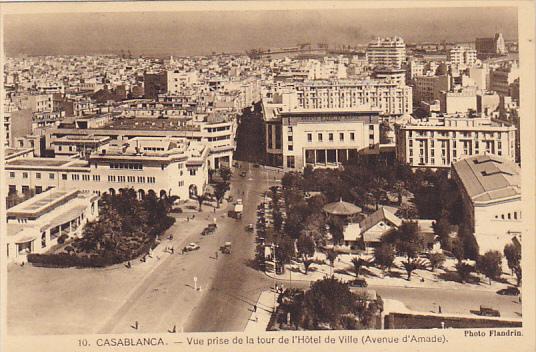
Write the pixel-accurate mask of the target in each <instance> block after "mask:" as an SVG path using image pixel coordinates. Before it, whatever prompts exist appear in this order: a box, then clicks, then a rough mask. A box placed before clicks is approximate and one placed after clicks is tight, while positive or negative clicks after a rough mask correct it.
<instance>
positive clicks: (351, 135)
mask: <svg viewBox="0 0 536 352" xmlns="http://www.w3.org/2000/svg"><path fill="white" fill-rule="evenodd" d="M350 140H351V141H355V133H354V132H350Z"/></svg>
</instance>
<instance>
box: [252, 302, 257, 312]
mask: <svg viewBox="0 0 536 352" xmlns="http://www.w3.org/2000/svg"><path fill="white" fill-rule="evenodd" d="M253 311H254V312H255V313H257V305H256V304H254V305H253Z"/></svg>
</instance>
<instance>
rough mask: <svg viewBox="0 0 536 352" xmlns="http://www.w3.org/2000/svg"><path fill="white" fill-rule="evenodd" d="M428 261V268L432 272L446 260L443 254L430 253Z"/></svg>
mask: <svg viewBox="0 0 536 352" xmlns="http://www.w3.org/2000/svg"><path fill="white" fill-rule="evenodd" d="M428 260H429V261H430V267H431V269H432V271H434V270H435V269H436V268H439V267H440V266H441V265H443V263H444V262H445V260H446V258H445V255H444V254H443V253H439V252H436V253H430V256H429V257H428Z"/></svg>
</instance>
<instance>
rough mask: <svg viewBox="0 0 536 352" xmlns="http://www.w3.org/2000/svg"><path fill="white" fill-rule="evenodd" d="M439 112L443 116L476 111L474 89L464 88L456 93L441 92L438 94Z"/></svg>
mask: <svg viewBox="0 0 536 352" xmlns="http://www.w3.org/2000/svg"><path fill="white" fill-rule="evenodd" d="M439 103H440V106H441V112H442V113H444V114H455V113H466V112H468V111H476V110H477V106H476V87H464V88H460V89H457V90H456V91H449V92H446V91H442V92H441V93H440V94H439Z"/></svg>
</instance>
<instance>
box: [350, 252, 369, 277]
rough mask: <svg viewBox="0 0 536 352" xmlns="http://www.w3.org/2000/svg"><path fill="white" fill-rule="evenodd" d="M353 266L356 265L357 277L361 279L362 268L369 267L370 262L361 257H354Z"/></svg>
mask: <svg viewBox="0 0 536 352" xmlns="http://www.w3.org/2000/svg"><path fill="white" fill-rule="evenodd" d="M352 264H353V265H354V272H355V277H359V272H360V271H361V267H363V266H367V265H368V264H369V262H368V261H367V260H365V259H362V258H360V257H354V258H352Z"/></svg>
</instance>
